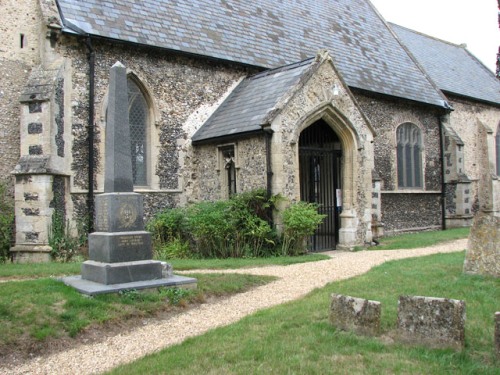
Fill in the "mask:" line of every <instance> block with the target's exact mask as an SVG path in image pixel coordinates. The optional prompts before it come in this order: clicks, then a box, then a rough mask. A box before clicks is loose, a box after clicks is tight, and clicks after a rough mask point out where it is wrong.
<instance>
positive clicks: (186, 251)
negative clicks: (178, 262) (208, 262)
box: [153, 238, 193, 260]
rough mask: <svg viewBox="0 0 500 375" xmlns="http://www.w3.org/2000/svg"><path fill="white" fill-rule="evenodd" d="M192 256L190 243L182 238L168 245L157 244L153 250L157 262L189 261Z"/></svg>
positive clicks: (169, 242)
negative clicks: (170, 260)
mask: <svg viewBox="0 0 500 375" xmlns="http://www.w3.org/2000/svg"><path fill="white" fill-rule="evenodd" d="M192 256H193V254H192V253H191V250H190V248H189V242H187V241H183V240H182V239H180V238H173V239H171V240H170V241H168V242H166V243H162V244H157V245H156V246H155V247H154V249H153V257H154V259H157V260H167V259H187V258H191V257H192Z"/></svg>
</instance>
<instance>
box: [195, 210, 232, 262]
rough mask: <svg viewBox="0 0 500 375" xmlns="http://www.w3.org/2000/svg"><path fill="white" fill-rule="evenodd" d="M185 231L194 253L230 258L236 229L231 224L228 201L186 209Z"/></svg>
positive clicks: (203, 255) (210, 256)
mask: <svg viewBox="0 0 500 375" xmlns="http://www.w3.org/2000/svg"><path fill="white" fill-rule="evenodd" d="M186 223H187V229H188V231H189V233H190V234H191V235H192V239H193V243H194V249H193V250H194V251H195V253H197V254H199V255H200V256H201V257H207V258H226V257H228V256H230V255H229V254H230V253H231V247H232V243H231V242H232V240H233V236H234V235H237V234H236V233H234V232H235V231H236V228H235V227H233V225H232V223H231V204H230V201H217V202H200V203H196V204H194V205H192V206H190V207H188V209H187V218H186Z"/></svg>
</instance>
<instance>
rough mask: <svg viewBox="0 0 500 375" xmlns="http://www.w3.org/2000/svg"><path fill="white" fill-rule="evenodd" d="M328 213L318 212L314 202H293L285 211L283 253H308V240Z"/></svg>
mask: <svg viewBox="0 0 500 375" xmlns="http://www.w3.org/2000/svg"><path fill="white" fill-rule="evenodd" d="M325 217H326V215H321V214H319V213H318V206H317V205H316V204H314V203H307V202H297V203H292V204H291V205H290V206H288V207H287V208H286V209H285V210H284V211H283V245H282V253H283V255H298V254H302V253H306V252H307V249H306V241H307V238H308V237H309V236H312V235H313V234H314V232H315V231H316V229H317V228H318V225H320V224H321V223H322V222H323V219H324V218H325Z"/></svg>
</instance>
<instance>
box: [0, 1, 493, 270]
mask: <svg viewBox="0 0 500 375" xmlns="http://www.w3.org/2000/svg"><path fill="white" fill-rule="evenodd" d="M1 8H2V9H1V10H2V12H1V15H0V18H3V21H4V22H2V26H0V27H1V28H2V31H3V35H4V38H5V39H4V40H6V41H7V42H6V43H5V44H4V45H3V46H2V48H1V49H0V85H1V87H2V91H1V93H0V110H1V113H2V115H1V117H0V119H1V120H0V144H1V151H0V156H2V160H3V163H2V165H1V166H0V168H1V172H2V176H3V178H2V179H3V180H5V181H11V180H10V179H11V178H12V179H13V180H12V181H13V182H12V186H13V190H14V192H15V193H14V194H15V205H16V208H15V215H16V237H15V245H14V246H13V248H12V249H11V253H12V256H13V258H14V259H15V260H19V261H25V260H36V261H43V260H46V259H48V256H49V252H50V247H49V246H48V228H49V226H50V223H51V220H52V215H54V212H58V213H60V214H61V215H62V217H64V218H65V219H67V220H69V221H70V222H71V223H72V225H73V226H76V224H77V222H78V221H82V220H86V218H88V217H89V215H90V216H92V212H93V197H94V196H95V195H96V194H99V193H101V192H103V187H104V186H103V185H104V168H103V165H104V157H105V155H104V152H105V151H104V138H105V129H106V119H107V95H108V83H109V71H110V68H111V67H112V66H113V65H114V64H115V63H116V62H117V61H119V62H120V63H121V64H123V65H124V66H125V67H126V68H127V71H128V98H129V106H128V111H129V113H128V115H129V121H130V131H131V150H132V167H133V179H134V190H135V191H136V192H139V193H141V194H143V195H144V202H145V215H146V217H147V218H149V217H151V216H152V215H154V214H155V213H156V212H158V211H159V210H162V209H164V208H168V207H178V206H185V205H188V204H190V203H192V202H197V201H203V200H210V201H213V200H218V199H228V198H229V197H230V196H231V195H232V194H235V193H240V192H245V191H249V190H252V189H257V188H263V189H266V190H267V192H268V193H269V194H272V195H274V194H281V195H282V196H283V197H285V198H286V199H287V201H288V202H294V201H299V200H304V201H309V202H315V203H318V205H319V209H320V211H321V212H322V213H324V214H325V215H326V219H325V221H324V223H323V224H322V225H321V227H320V228H319V229H318V231H317V233H316V235H315V236H314V241H313V248H312V250H315V251H320V250H325V249H353V248H354V247H355V246H363V245H364V244H369V243H371V242H372V241H373V240H374V239H376V238H378V237H380V236H381V235H384V234H395V233H399V232H408V231H422V230H431V229H442V228H451V227H462V226H470V225H471V223H472V219H473V217H474V214H475V213H476V212H478V211H479V210H489V211H499V207H500V182H498V175H499V174H500V161H499V158H500V151H499V147H500V125H499V124H500V81H499V80H497V79H496V77H495V75H494V74H493V73H492V72H491V71H489V70H488V69H487V68H486V67H485V66H484V65H483V64H482V63H481V62H479V61H478V60H477V59H476V58H475V57H474V56H473V55H472V54H471V53H470V52H469V51H468V50H467V49H466V48H465V47H464V46H459V45H455V44H451V43H448V42H446V41H442V40H439V39H436V38H433V37H431V36H427V35H423V34H420V33H418V32H416V31H413V30H409V29H406V28H404V27H401V26H397V25H393V24H389V23H387V22H386V21H385V20H384V19H383V18H382V16H381V15H380V14H379V13H378V11H377V10H376V9H375V8H374V6H373V5H372V4H371V3H370V1H369V0H335V1H333V0H322V1H315V0H314V1H313V0H297V1H276V0H255V1H251V2H249V1H242V0H176V1H169V0H156V1H131V0H86V1H78V0H26V1H23V2H18V1H15V0H5V1H2V5H1ZM12 176H13V177H12ZM499 214H500V212H499ZM279 224H280V220H279V213H277V216H276V225H277V226H278V227H279Z"/></svg>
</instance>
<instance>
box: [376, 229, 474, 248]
mask: <svg viewBox="0 0 500 375" xmlns="http://www.w3.org/2000/svg"><path fill="white" fill-rule="evenodd" d="M469 233H470V228H452V229H447V230H438V231H429V232H418V233H408V234H401V235H398V236H392V237H382V238H380V239H379V240H378V241H379V242H380V244H379V245H377V246H372V247H369V248H368V250H397V249H416V248H419V247H427V246H432V245H435V244H438V243H441V242H446V241H453V240H459V239H461V238H467V237H469Z"/></svg>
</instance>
